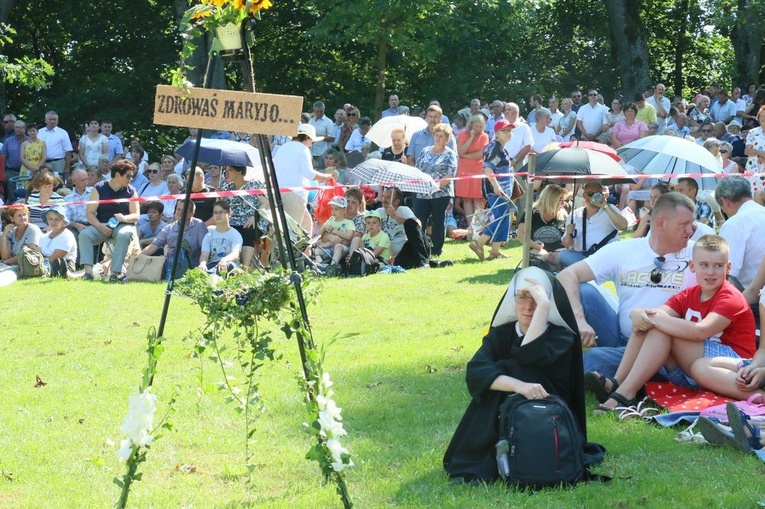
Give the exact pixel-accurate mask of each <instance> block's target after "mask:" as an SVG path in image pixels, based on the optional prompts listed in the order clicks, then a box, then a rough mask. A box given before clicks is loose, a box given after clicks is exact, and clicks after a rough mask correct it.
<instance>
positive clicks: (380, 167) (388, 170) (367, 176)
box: [349, 159, 438, 194]
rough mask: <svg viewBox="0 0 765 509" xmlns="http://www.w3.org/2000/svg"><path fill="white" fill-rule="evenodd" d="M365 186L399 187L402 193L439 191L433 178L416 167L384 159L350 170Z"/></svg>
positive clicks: (366, 162)
mask: <svg viewBox="0 0 765 509" xmlns="http://www.w3.org/2000/svg"><path fill="white" fill-rule="evenodd" d="M349 172H350V173H351V175H355V176H356V177H358V178H359V179H361V181H362V182H364V183H365V184H370V185H382V186H385V187H394V186H395V187H398V188H399V189H401V190H402V191H407V192H412V193H425V194H430V193H432V192H434V191H437V190H438V184H436V182H435V181H434V180H433V177H431V176H430V175H428V174H427V173H423V172H421V171H420V170H418V169H417V168H415V167H414V166H409V165H406V164H402V163H398V162H395V161H383V160H382V159H368V160H366V161H364V162H363V163H360V164H358V165H356V167H355V168H352V169H351V170H349Z"/></svg>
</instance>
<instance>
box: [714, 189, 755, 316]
mask: <svg viewBox="0 0 765 509" xmlns="http://www.w3.org/2000/svg"><path fill="white" fill-rule="evenodd" d="M715 199H716V200H717V203H719V204H720V208H721V209H722V211H723V212H725V214H726V215H727V216H728V220H727V221H725V223H723V225H722V226H721V227H720V236H721V237H723V238H724V239H725V240H726V241H727V242H728V245H729V246H730V263H731V269H730V275H731V276H733V277H735V278H737V279H738V280H739V282H740V283H741V285H742V286H743V287H744V288H746V287H747V286H749V284H750V283H751V282H752V280H753V279H754V276H755V274H756V273H757V269H758V268H759V266H760V262H761V261H762V259H763V258H764V257H765V207H763V206H762V205H760V204H758V203H757V202H755V201H754V200H753V199H752V188H751V185H750V184H749V182H748V181H747V180H746V179H745V178H744V177H741V176H738V175H730V176H728V177H725V178H724V179H721V180H720V182H718V183H717V187H715ZM758 323H759V322H758Z"/></svg>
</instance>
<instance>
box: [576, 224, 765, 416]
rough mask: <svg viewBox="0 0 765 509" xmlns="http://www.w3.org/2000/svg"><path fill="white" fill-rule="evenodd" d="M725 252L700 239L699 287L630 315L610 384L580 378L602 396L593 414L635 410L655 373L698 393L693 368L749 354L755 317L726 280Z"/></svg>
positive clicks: (710, 239) (716, 242)
mask: <svg viewBox="0 0 765 509" xmlns="http://www.w3.org/2000/svg"><path fill="white" fill-rule="evenodd" d="M728 252H729V247H728V244H727V243H726V242H725V239H723V238H722V237H720V236H719V235H705V236H703V237H701V238H700V239H699V240H697V241H696V243H695V245H694V246H693V260H692V261H691V262H690V264H691V266H690V268H691V270H692V271H693V272H695V273H696V280H697V282H698V285H696V286H692V287H690V288H686V289H685V290H683V291H681V292H680V293H678V294H676V295H674V296H673V297H671V298H670V299H669V300H668V301H667V302H665V303H664V304H663V305H661V306H659V307H658V308H656V309H642V308H638V309H634V310H632V312H631V313H630V317H631V318H632V324H633V325H632V335H631V336H630V339H629V342H628V343H627V348H626V350H625V352H624V357H623V358H622V361H621V363H620V364H619V369H618V370H617V371H616V375H615V376H614V378H613V379H610V378H606V377H604V376H602V375H600V374H599V373H588V374H586V375H585V378H587V379H589V380H590V381H596V382H597V384H599V385H600V386H601V387H602V391H600V392H601V394H602V395H606V394H607V397H602V398H601V399H603V400H604V401H601V403H602V404H600V405H598V407H597V408H596V409H595V410H596V411H611V410H614V408H616V407H618V406H633V405H635V403H636V401H635V396H636V395H637V392H638V391H639V390H640V389H641V388H642V387H643V385H645V383H646V382H647V381H648V380H650V379H651V377H652V376H653V375H654V374H656V373H657V372H658V373H660V374H661V375H663V376H664V377H665V378H667V379H668V380H669V381H671V382H673V383H675V384H676V385H680V386H685V387H698V386H699V383H697V380H694V378H691V376H690V374H695V371H693V369H692V366H693V365H694V363H695V362H697V361H699V360H700V359H705V358H709V357H729V358H733V359H740V358H742V357H745V358H750V357H751V356H752V355H753V354H754V351H755V324H754V315H753V314H752V312H751V310H750V308H749V304H748V303H747V301H746V299H745V298H744V296H743V295H742V294H741V292H739V291H738V290H737V289H736V288H735V287H734V286H733V285H731V284H730V283H729V282H728V281H727V279H726V277H727V275H728V273H729V272H730V267H731V264H730V261H729V260H728ZM700 366H701V364H700V365H699V367H700ZM592 385H595V384H592ZM709 388H711V389H713V390H714V388H712V387H709Z"/></svg>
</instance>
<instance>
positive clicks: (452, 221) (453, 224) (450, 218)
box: [444, 216, 458, 228]
mask: <svg viewBox="0 0 765 509" xmlns="http://www.w3.org/2000/svg"><path fill="white" fill-rule="evenodd" d="M450 226H451V227H452V228H458V226H457V220H456V219H454V216H446V219H444V227H445V228H449V227H450Z"/></svg>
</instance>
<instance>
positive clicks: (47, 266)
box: [44, 258, 50, 276]
mask: <svg viewBox="0 0 765 509" xmlns="http://www.w3.org/2000/svg"><path fill="white" fill-rule="evenodd" d="M44 264H45V273H46V274H47V275H49V276H50V260H48V259H47V258H46V259H45V262H44Z"/></svg>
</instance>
